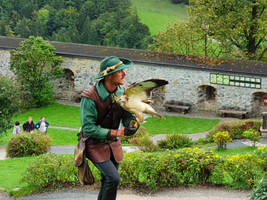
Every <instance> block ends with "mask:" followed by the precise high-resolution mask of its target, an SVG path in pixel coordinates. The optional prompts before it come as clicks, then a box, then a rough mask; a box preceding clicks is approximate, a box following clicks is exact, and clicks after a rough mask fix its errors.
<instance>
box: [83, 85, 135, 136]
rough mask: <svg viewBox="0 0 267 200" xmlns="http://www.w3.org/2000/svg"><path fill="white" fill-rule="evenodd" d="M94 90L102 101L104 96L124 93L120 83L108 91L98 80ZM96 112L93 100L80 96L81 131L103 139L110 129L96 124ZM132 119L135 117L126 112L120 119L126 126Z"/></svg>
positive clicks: (109, 96) (110, 96)
mask: <svg viewBox="0 0 267 200" xmlns="http://www.w3.org/2000/svg"><path fill="white" fill-rule="evenodd" d="M96 90H97V93H98V95H99V97H100V99H101V100H103V101H104V100H105V99H106V98H113V97H114V95H116V96H118V97H119V96H122V95H123V94H124V88H123V87H122V86H121V85H120V86H119V87H118V88H117V90H116V91H115V92H114V93H109V92H108V91H107V89H106V88H105V86H104V83H103V81H99V82H98V83H97V84H96ZM97 114H98V113H97V109H96V106H95V102H94V101H93V100H92V99H89V98H86V97H82V100H81V105H80V115H81V124H82V130H83V133H84V134H85V135H86V136H90V137H92V138H95V139H99V140H101V141H104V140H105V139H106V138H107V135H108V133H109V132H110V129H106V128H102V127H101V126H100V125H96V121H97ZM132 119H135V117H134V115H132V114H131V113H128V114H127V116H126V117H125V118H124V119H122V124H123V126H125V127H126V126H128V125H129V122H130V121H131V120H132Z"/></svg>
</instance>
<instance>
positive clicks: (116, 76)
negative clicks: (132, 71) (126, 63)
mask: <svg viewBox="0 0 267 200" xmlns="http://www.w3.org/2000/svg"><path fill="white" fill-rule="evenodd" d="M125 76H126V72H125V71H124V70H120V71H117V72H114V73H113V74H111V75H110V79H111V81H112V82H113V83H114V84H120V85H123V84H124V78H125Z"/></svg>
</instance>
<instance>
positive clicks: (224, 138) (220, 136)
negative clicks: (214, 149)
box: [212, 131, 232, 149]
mask: <svg viewBox="0 0 267 200" xmlns="http://www.w3.org/2000/svg"><path fill="white" fill-rule="evenodd" d="M212 138H213V140H214V142H216V144H217V146H218V149H223V148H225V149H226V144H227V143H228V142H231V141H232V138H231V137H230V135H229V133H228V131H221V132H217V133H215V134H214V135H213V136H212Z"/></svg>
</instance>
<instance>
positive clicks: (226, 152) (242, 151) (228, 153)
mask: <svg viewBox="0 0 267 200" xmlns="http://www.w3.org/2000/svg"><path fill="white" fill-rule="evenodd" d="M255 150H256V148H254V147H239V148H234V149H224V150H217V149H215V150H214V152H215V153H218V154H219V155H220V156H222V157H225V156H232V155H235V154H247V153H253V151H255Z"/></svg>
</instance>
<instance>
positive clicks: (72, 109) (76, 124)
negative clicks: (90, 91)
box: [14, 103, 81, 128]
mask: <svg viewBox="0 0 267 200" xmlns="http://www.w3.org/2000/svg"><path fill="white" fill-rule="evenodd" d="M29 116H32V118H33V122H34V123H37V122H38V121H39V120H40V118H41V116H45V118H46V120H47V121H48V122H49V123H50V125H51V126H65V127H71V128H80V126H81V122H80V107H77V106H66V105H63V104H58V103H56V104H53V105H50V106H45V107H42V108H37V109H30V110H28V111H26V112H24V113H22V114H19V115H18V116H16V117H14V121H19V122H20V123H21V125H22V124H23V123H24V122H25V121H27V120H28V117H29Z"/></svg>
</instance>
